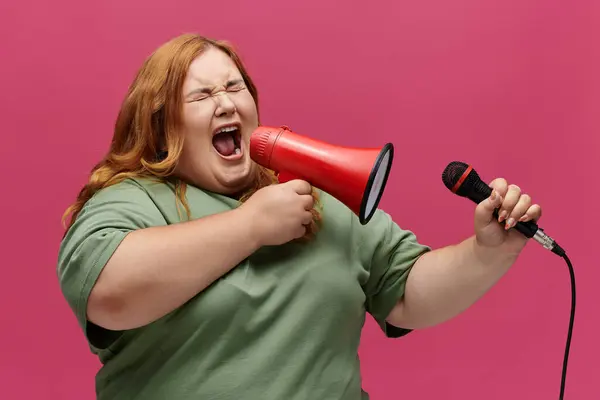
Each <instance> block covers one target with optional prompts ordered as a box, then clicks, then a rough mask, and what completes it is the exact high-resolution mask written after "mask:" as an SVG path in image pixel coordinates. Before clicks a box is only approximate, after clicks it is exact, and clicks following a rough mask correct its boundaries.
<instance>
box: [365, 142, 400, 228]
mask: <svg viewBox="0 0 600 400" xmlns="http://www.w3.org/2000/svg"><path fill="white" fill-rule="evenodd" d="M386 154H388V158H389V161H388V165H387V169H386V170H385V172H384V175H383V181H382V183H381V190H380V191H379V193H378V194H377V198H376V199H375V203H373V208H372V210H371V212H370V213H369V214H368V215H365V214H366V212H367V203H368V202H369V194H371V189H372V188H373V183H375V177H376V176H377V171H379V167H380V166H381V163H382V162H383V159H384V157H385V155H386ZM393 161H394V145H393V144H392V143H387V144H386V145H385V146H383V148H382V149H381V151H380V152H379V155H378V156H377V158H376V159H375V164H373V168H372V169H371V173H370V174H369V180H368V181H367V186H366V187H365V191H364V193H363V197H362V201H361V204H360V214H359V220H360V223H361V224H363V225H366V224H367V223H368V222H369V221H370V220H371V218H372V217H373V215H374V214H375V211H377V207H378V206H379V202H380V201H381V197H382V196H383V192H384V191H385V187H386V185H387V180H388V177H389V176H390V171H391V170H392V163H393Z"/></svg>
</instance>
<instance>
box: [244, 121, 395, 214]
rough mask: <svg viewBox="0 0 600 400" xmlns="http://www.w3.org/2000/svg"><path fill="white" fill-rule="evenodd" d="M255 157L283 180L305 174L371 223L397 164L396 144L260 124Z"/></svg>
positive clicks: (253, 143) (252, 139)
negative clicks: (361, 142) (327, 138)
mask: <svg viewBox="0 0 600 400" xmlns="http://www.w3.org/2000/svg"><path fill="white" fill-rule="evenodd" d="M250 157H251V158H252V159H253V160H254V161H255V162H256V163H257V164H259V165H262V166H263V167H265V168H267V169H270V170H272V171H274V172H275V173H276V174H277V176H278V178H279V182H281V183H283V182H286V181H289V180H292V179H302V180H306V181H307V182H310V183H311V185H313V186H315V187H317V188H319V189H321V190H323V191H325V192H327V193H328V194H330V195H332V196H333V197H335V198H336V199H338V200H339V201H340V202H342V203H344V204H345V205H346V206H347V207H348V208H350V209H351V210H352V211H353V212H354V213H355V214H356V215H357V216H358V217H359V220H360V223H361V224H363V225H365V224H367V223H368V222H369V220H370V219H371V217H372V216H373V214H374V213H375V211H376V210H377V206H378V205H379V201H380V200H381V197H382V195H383V191H384V189H385V185H386V183H387V179H388V176H389V174H390V170H391V167H392V161H393V158H394V146H393V144H391V143H387V144H386V145H385V146H383V147H382V148H354V147H347V146H335V145H333V144H330V143H326V142H324V141H321V140H317V139H313V138H310V137H307V136H304V135H300V134H298V133H295V132H292V131H291V130H290V129H289V128H287V127H285V126H282V127H279V128H275V127H267V126H260V127H258V128H257V129H256V130H255V131H254V132H253V133H252V136H251V137H250Z"/></svg>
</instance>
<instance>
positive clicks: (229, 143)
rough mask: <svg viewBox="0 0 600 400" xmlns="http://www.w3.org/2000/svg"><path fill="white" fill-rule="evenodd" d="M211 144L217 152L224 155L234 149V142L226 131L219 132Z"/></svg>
mask: <svg viewBox="0 0 600 400" xmlns="http://www.w3.org/2000/svg"><path fill="white" fill-rule="evenodd" d="M213 146H215V149H217V151H218V152H219V153H221V154H222V155H224V156H226V157H227V156H230V155H232V154H233V152H234V151H235V143H234V142H233V137H232V136H231V135H229V134H226V133H221V134H218V135H216V136H215V137H214V138H213Z"/></svg>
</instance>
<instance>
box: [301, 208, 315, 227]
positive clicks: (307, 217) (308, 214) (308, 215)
mask: <svg viewBox="0 0 600 400" xmlns="http://www.w3.org/2000/svg"><path fill="white" fill-rule="evenodd" d="M312 220H313V215H312V213H311V212H310V211H307V212H305V213H304V214H303V215H302V225H308V224H310V223H311V222H312Z"/></svg>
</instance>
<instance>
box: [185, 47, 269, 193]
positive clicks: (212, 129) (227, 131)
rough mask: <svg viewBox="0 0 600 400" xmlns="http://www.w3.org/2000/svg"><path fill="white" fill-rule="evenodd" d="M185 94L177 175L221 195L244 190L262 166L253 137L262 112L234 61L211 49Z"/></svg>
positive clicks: (193, 72)
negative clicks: (253, 151) (252, 144)
mask: <svg viewBox="0 0 600 400" xmlns="http://www.w3.org/2000/svg"><path fill="white" fill-rule="evenodd" d="M181 95H182V96H183V129H184V132H183V134H184V145H183V152H182V154H181V158H180V160H179V163H178V166H177V171H176V172H177V174H178V175H179V176H181V177H182V178H183V179H185V180H186V181H188V182H191V183H192V184H194V185H195V186H198V187H199V188H202V189H206V190H210V191H213V192H217V193H221V194H234V193H239V192H241V191H243V190H245V189H246V188H247V187H248V186H249V184H251V183H252V180H253V177H254V171H255V168H257V166H256V164H255V163H254V162H253V161H252V160H251V159H250V151H249V140H250V135H251V134H252V132H253V131H254V130H255V129H256V128H257V126H258V113H257V109H256V104H255V103H254V99H253V98H252V95H251V94H250V92H249V91H248V89H247V88H246V86H245V83H244V80H243V78H242V75H241V73H240V71H239V70H238V69H237V67H236V65H235V63H234V62H233V61H232V60H231V59H230V58H229V56H227V54H225V53H224V52H222V51H221V50H219V49H215V48H212V47H211V48H208V49H207V50H205V51H204V52H203V53H202V54H201V55H200V56H199V57H198V58H196V59H195V60H194V61H193V62H192V64H191V65H190V68H189V70H188V74H187V77H186V79H185V82H184V84H183V91H182V94H181Z"/></svg>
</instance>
